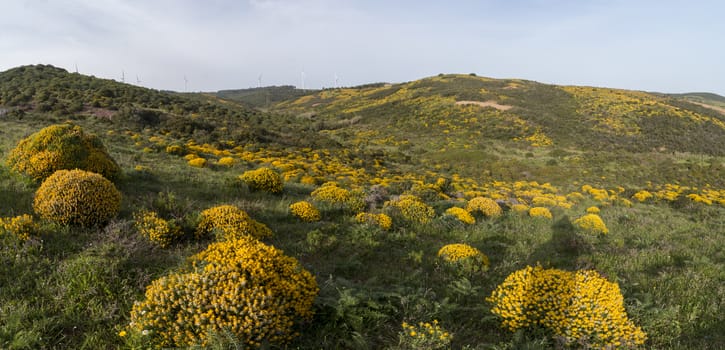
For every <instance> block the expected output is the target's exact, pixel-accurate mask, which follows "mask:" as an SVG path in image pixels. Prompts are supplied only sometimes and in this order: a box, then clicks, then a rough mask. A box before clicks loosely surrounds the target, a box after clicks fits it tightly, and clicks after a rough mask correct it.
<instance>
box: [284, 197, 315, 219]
mask: <svg viewBox="0 0 725 350" xmlns="http://www.w3.org/2000/svg"><path fill="white" fill-rule="evenodd" d="M289 210H290V212H291V213H292V215H294V216H296V217H298V218H299V219H300V220H302V221H305V222H315V221H320V219H321V218H322V217H321V216H320V211H319V210H317V208H315V206H314V205H312V204H311V203H310V202H307V201H299V202H296V203H292V204H290V206H289Z"/></svg>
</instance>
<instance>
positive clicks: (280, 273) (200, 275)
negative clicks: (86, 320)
mask: <svg viewBox="0 0 725 350" xmlns="http://www.w3.org/2000/svg"><path fill="white" fill-rule="evenodd" d="M192 261H193V263H194V267H195V268H194V269H193V271H192V272H188V273H173V274H170V275H168V276H166V277H162V278H160V279H158V280H156V281H154V282H153V283H152V284H151V285H150V286H148V287H147V289H146V298H145V299H144V300H143V301H141V302H137V303H136V304H134V306H133V309H132V311H131V323H130V324H129V327H128V330H129V332H130V333H134V334H137V335H145V337H148V340H149V342H150V343H151V344H153V345H154V346H156V347H175V346H191V345H196V344H198V345H201V346H204V345H206V344H207V342H208V341H209V336H210V333H212V332H230V333H231V334H233V335H235V336H236V337H238V338H239V339H240V340H241V341H242V342H243V343H244V345H246V346H249V347H251V348H259V347H261V346H262V344H264V343H266V342H269V343H272V344H284V343H287V342H289V341H290V340H291V339H292V338H294V337H295V336H296V335H297V334H296V332H295V331H294V326H295V325H297V324H299V323H300V322H305V321H307V320H310V319H311V317H312V310H311V307H312V303H313V302H314V299H315V297H316V296H317V293H318V290H319V289H318V287H317V282H316V281H315V278H314V277H313V276H312V274H310V273H309V272H308V271H307V270H305V269H303V268H302V267H300V266H299V263H298V262H297V260H296V259H294V258H291V257H288V256H286V255H284V253H283V252H282V251H280V250H278V249H276V248H274V247H272V246H268V245H265V244H264V243H261V242H259V241H258V240H256V239H253V238H242V239H237V240H230V241H224V242H218V243H214V244H211V245H210V246H209V247H208V248H207V249H206V250H204V251H203V252H201V253H199V254H197V255H195V256H193V257H192Z"/></svg>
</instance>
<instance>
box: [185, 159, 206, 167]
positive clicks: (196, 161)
mask: <svg viewBox="0 0 725 350" xmlns="http://www.w3.org/2000/svg"><path fill="white" fill-rule="evenodd" d="M188 163H189V165H191V166H193V167H195V168H203V167H205V166H206V159H204V158H192V159H189V162H188Z"/></svg>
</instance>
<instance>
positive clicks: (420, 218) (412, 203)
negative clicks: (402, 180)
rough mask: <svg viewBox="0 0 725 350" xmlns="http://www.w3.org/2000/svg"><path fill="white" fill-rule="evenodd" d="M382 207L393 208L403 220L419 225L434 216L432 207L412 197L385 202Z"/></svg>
mask: <svg viewBox="0 0 725 350" xmlns="http://www.w3.org/2000/svg"><path fill="white" fill-rule="evenodd" d="M384 206H385V207H391V208H395V209H396V210H397V211H399V212H400V215H401V216H402V217H403V218H404V219H406V220H408V221H411V222H415V223H419V224H427V223H429V222H431V220H433V217H434V216H435V210H434V209H433V207H431V206H429V205H428V204H425V203H424V202H423V201H421V200H420V198H418V197H416V196H412V195H402V196H400V197H398V198H397V199H394V200H390V201H387V202H385V204H384Z"/></svg>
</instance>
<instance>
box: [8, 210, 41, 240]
mask: <svg viewBox="0 0 725 350" xmlns="http://www.w3.org/2000/svg"><path fill="white" fill-rule="evenodd" d="M39 229H40V227H39V226H38V224H37V223H36V222H35V221H33V217H32V216H30V215H28V214H23V215H19V216H15V217H11V218H0V236H2V235H6V234H7V235H12V236H13V237H15V238H17V239H19V240H21V241H27V240H28V239H29V238H30V236H31V235H34V234H36V233H37V232H38V230H39Z"/></svg>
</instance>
